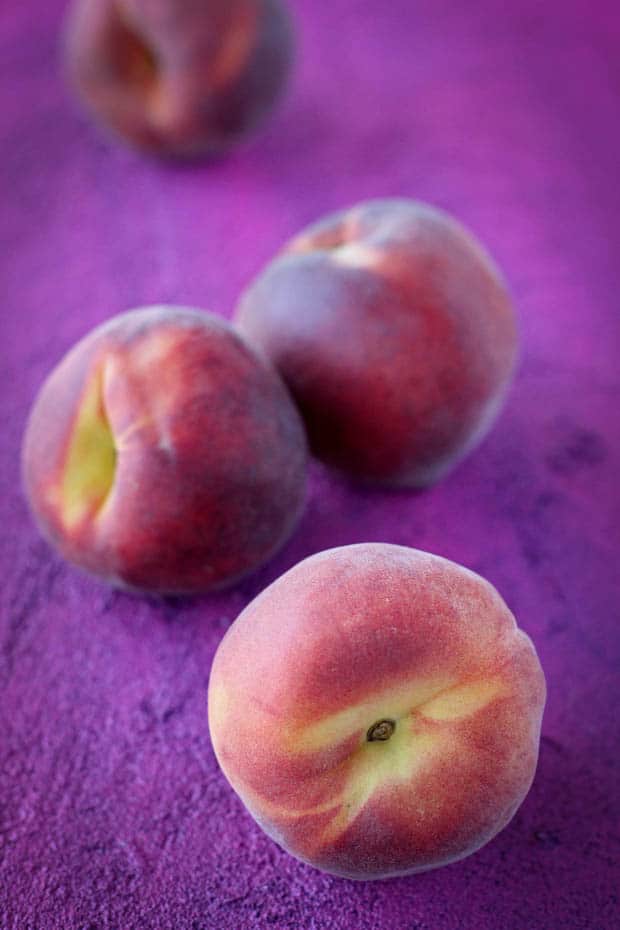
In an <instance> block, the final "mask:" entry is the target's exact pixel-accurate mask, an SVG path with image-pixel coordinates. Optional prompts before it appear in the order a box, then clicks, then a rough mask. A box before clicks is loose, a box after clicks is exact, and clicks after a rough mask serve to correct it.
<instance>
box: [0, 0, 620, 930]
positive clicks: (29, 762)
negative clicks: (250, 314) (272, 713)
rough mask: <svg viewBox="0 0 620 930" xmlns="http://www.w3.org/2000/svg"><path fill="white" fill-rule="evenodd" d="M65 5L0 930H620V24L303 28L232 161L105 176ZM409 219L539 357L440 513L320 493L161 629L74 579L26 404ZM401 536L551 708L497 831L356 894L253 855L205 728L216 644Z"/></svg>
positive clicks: (8, 407) (304, 13) (373, 13)
mask: <svg viewBox="0 0 620 930" xmlns="http://www.w3.org/2000/svg"><path fill="white" fill-rule="evenodd" d="M63 6H64V4H63V3H62V2H60V0H47V2H43V0H36V2H35V0H29V2H24V3H20V2H18V0H10V2H5V4H4V5H3V8H2V12H1V13H0V60H1V61H2V63H3V69H4V71H5V77H3V81H2V83H1V84H0V146H1V152H2V182H1V184H2V191H1V195H0V196H1V199H0V202H1V204H2V207H1V211H2V213H1V216H2V219H1V221H0V222H1V230H0V236H1V243H2V250H1V255H0V262H1V274H2V278H1V285H2V287H1V294H2V306H1V307H0V315H1V334H0V338H1V342H0V345H1V347H2V360H1V369H0V371H1V374H0V379H1V380H0V410H1V420H0V424H1V428H0V443H1V448H2V453H1V454H2V458H1V465H2V468H1V471H0V522H1V525H2V537H1V543H0V577H1V578H2V584H1V592H0V599H1V603H0V606H1V611H2V612H1V618H0V687H1V692H0V694H1V700H0V741H1V742H0V927H2V930H53V928H63V930H134V928H135V930H150V928H153V930H206V928H214V930H215V928H217V930H255V928H261V930H262V928H267V927H270V928H276V930H285V928H286V930H291V928H298V927H300V928H301V927H303V928H305V930H319V928H321V930H322V928H333V930H367V928H368V930H371V928H372V930H457V928H458V930H469V928H471V930H474V928H475V930H491V928H493V930H495V928H502V930H523V928H527V930H537V928H542V927H545V928H547V927H549V928H557V927H562V928H571V930H581V928H583V930H608V928H612V927H613V926H615V925H617V924H616V921H617V919H618V914H617V896H618V887H619V886H620V872H619V869H618V853H619V851H620V847H619V839H618V818H619V813H618V774H617V765H618V745H619V732H618V720H619V719H620V715H619V714H618V699H619V697H620V695H619V693H618V679H617V671H618V667H619V662H620V655H619V648H618V640H619V636H618V616H617V607H618V602H619V600H620V574H619V572H618V562H617V559H618V552H619V549H620V546H619V545H618V526H620V501H619V492H618V473H619V456H620V449H619V445H620V438H619V431H618V428H617V427H618V407H619V394H618V389H619V384H618V374H617V371H618V351H619V349H620V337H619V331H618V330H619V326H620V312H619V306H618V294H619V293H620V261H619V249H620V221H619V219H618V218H619V217H620V184H619V183H618V166H619V164H620V66H619V62H620V14H619V13H618V9H617V4H616V3H615V2H613V0H609V2H605V0H601V2H600V3H598V4H593V3H591V2H589V0H588V2H586V0H571V2H559V0H557V2H550V3H546V4H541V3H539V2H538V0H515V2H514V3H509V4H501V5H500V4H497V3H495V2H492V0H479V2H472V3H461V2H456V0H420V2H415V3H412V2H411V0H390V3H385V4H381V3H376V2H370V0H358V2H355V0H332V2H331V3H329V4H322V3H316V2H314V0H304V2H303V3H302V2H300V3H299V4H298V5H297V8H298V17H297V18H298V25H299V27H300V49H299V52H300V60H299V66H298V69H297V73H296V76H295V80H294V83H293V86H292V89H291V93H290V94H289V96H288V99H287V101H286V103H285V105H284V106H283V107H282V108H281V109H280V110H279V112H278V114H277V115H276V117H275V119H274V120H272V122H271V123H270V125H269V127H268V128H267V130H266V131H265V132H263V134H262V135H261V136H260V137H259V138H257V139H256V140H255V141H253V142H252V143H251V144H250V145H248V146H247V147H246V148H245V149H244V150H242V151H239V152H237V153H235V154H234V155H233V156H232V157H231V158H229V159H228V160H227V161H225V162H221V163H218V164H215V165H211V166H192V167H172V166H165V165H160V164H157V163H153V162H150V161H147V160H144V159H142V158H140V157H139V156H137V155H134V154H131V153H128V152H125V151H123V150H121V149H117V148H114V147H112V146H110V145H109V144H108V143H107V142H106V141H105V140H104V139H102V138H101V137H100V136H98V135H97V133H96V132H94V131H93V129H92V127H91V126H90V125H88V123H87V122H86V121H85V120H84V119H83V117H82V116H81V114H80V113H79V112H78V110H77V108H76V107H75V105H74V103H73V101H72V100H71V98H70V96H69V94H68V93H67V91H66V89H65V87H64V85H63V82H62V79H61V75H60V73H59V67H58V56H57V32H58V27H59V23H60V17H61V13H62V9H63ZM378 195H411V196H417V197H421V198H423V199H426V200H429V201H431V202H434V203H436V204H438V205H440V206H442V207H445V208H447V209H449V210H451V211H453V212H454V213H456V214H457V215H458V216H459V217H460V218H461V219H462V220H463V221H464V222H466V223H467V224H469V225H470V227H471V228H472V229H473V230H474V231H475V232H476V233H477V234H478V235H479V236H480V237H481V238H482V239H483V240H484V241H485V242H486V243H487V244H488V246H489V247H490V249H491V251H492V252H493V253H494V255H495V256H496V258H497V259H498V260H499V262H500V264H501V265H502V266H503V267H504V269H505V271H506V274H507V277H508V279H509V281H510V282H511V285H512V288H513V291H514V294H515V296H516V300H517V304H518V307H519V311H520V317H521V324H522V336H523V353H522V361H521V365H520V369H519V373H518V377H517V381H516V385H515V387H514V390H513V391H512V393H511V395H510V399H509V402H508V404H507V407H506V409H505V412H504V414H503V416H502V417H501V419H500V420H499V422H498V424H497V426H496V428H495V429H494V431H493V432H492V434H491V435H490V436H489V438H488V439H487V440H486V441H485V442H484V443H483V445H482V446H481V447H480V448H479V449H478V450H477V451H476V452H475V453H474V454H473V455H471V456H470V457H469V458H468V460H467V461H466V462H465V463H463V464H462V465H461V466H460V467H459V468H458V469H457V470H456V471H454V473H453V474H452V475H451V476H450V477H448V478H447V480H445V481H444V482H443V483H442V484H441V485H439V486H437V487H435V488H433V489H432V490H429V491H428V492H425V493H422V494H410V493H405V492H399V493H385V492H379V491H377V492H372V491H360V490H358V489H355V488H353V487H351V486H350V485H349V484H347V483H346V482H345V481H342V480H340V479H337V478H336V477H334V476H333V475H332V474H330V473H328V472H327V471H325V470H323V469H321V468H319V467H318V466H315V467H314V468H313V473H312V482H311V489H310V497H309V503H308V508H307V511H306V514H305V516H304V518H303V520H302V523H301V526H300V528H299V531H298V532H297V534H296V535H295V537H294V538H293V539H292V541H291V542H290V543H289V544H288V545H287V547H286V548H285V549H284V550H283V551H282V553H281V554H280V556H279V557H278V558H276V559H275V560H274V561H273V562H272V563H271V564H270V565H269V566H268V567H267V568H265V569H264V570H262V571H261V572H260V573H259V574H258V575H256V576H254V577H253V578H251V579H250V580H249V581H247V582H245V583H244V584H243V585H241V586H240V587H238V588H237V589H235V590H233V591H231V592H229V593H224V594H218V595H217V596H214V597H209V598H202V599H199V600H194V601H190V600H187V601H180V602H173V601H164V602H150V601H148V600H141V599H138V598H134V597H130V596H126V595H123V594H119V593H114V592H111V591H108V590H106V589H105V588H103V587H101V586H99V585H98V584H97V583H96V582H93V581H90V580H89V579H87V578H85V577H83V576H81V575H79V574H78V573H77V572H75V571H73V570H72V569H71V568H69V567H68V566H66V565H64V564H62V563H61V561H60V560H59V559H58V558H57V557H55V556H54V555H53V554H52V553H51V552H50V550H49V549H48V548H47V546H46V545H45V544H44V543H43V541H42V540H41V539H40V538H39V536H38V534H37V532H36V530H35V528H34V526H33V524H32V522H31V521H30V519H29V516H28V514H27V510H26V506H25V503H24V501H23V498H22V496H21V494H20V490H19V471H18V452H19V446H20V440H21V433H22V429H23V425H24V420H25V417H26V414H27V411H28V408H29V405H30V403H31V401H32V399H33V397H34V394H35V392H36V389H37V387H38V385H39V384H40V382H41V381H42V379H43V377H44V375H45V374H46V372H47V371H48V369H49V368H50V367H51V366H52V365H53V364H54V363H55V361H56V360H57V359H58V358H59V357H60V355H61V354H62V353H63V352H64V351H65V350H66V349H67V348H68V347H69V346H70V345H71V344H72V343H73V342H74V341H75V340H77V339H78V338H79V337H80V336H82V335H83V334H84V333H85V332H86V331H87V330H88V329H89V328H90V327H91V326H92V325H94V324H96V323H99V322H100V321H101V320H103V319H105V318H106V317H107V316H109V315H111V314H113V313H117V312H119V311H121V310H124V309H126V308H128V307H131V306H135V305H139V304H144V303H149V302H154V301H172V302H176V303H184V304H195V305H198V306H205V307H209V308H211V309H213V310H216V311H217V312H221V313H223V314H225V315H230V314H231V312H232V308H233V305H234V301H235V298H236V295H237V294H238V292H239V290H240V288H241V287H242V286H244V285H245V284H246V282H247V281H248V280H249V279H250V277H251V276H252V275H253V274H255V273H256V272H257V271H258V270H259V269H260V267H261V266H262V264H263V263H264V262H265V261H266V260H267V259H268V258H269V257H270V256H271V255H272V253H273V252H274V250H275V249H276V248H277V247H278V246H279V245H280V244H281V242H282V241H283V240H284V239H285V238H286V237H288V236H289V235H290V234H292V233H293V232H295V231H296V230H297V229H298V228H299V227H300V226H302V225H303V224H305V223H307V222H309V221H311V220H313V219H315V218H316V217H318V216H319V215H321V214H322V213H324V212H325V211H327V210H332V209H336V208H338V207H341V206H344V205H347V204H349V203H352V202H355V201H357V200H359V199H362V198H365V197H369V196H378ZM362 540H391V541H393V542H398V543H405V544H409V545H414V546H417V547H420V548H424V549H429V550H430V551H432V552H436V553H439V554H441V555H444V556H447V557H449V558H452V559H455V560H456V561H458V562H462V563H464V564H465V565H467V566H468V567H470V568H473V569H475V570H477V571H479V572H481V573H482V574H483V575H485V576H486V577H488V578H489V579H490V580H491V581H492V582H493V583H494V584H496V586H497V587H498V588H499V590H500V592H501V593H502V594H503V595H504V597H505V598H506V600H507V601H508V603H509V605H510V606H511V607H512V609H513V610H514V611H515V613H516V615H517V617H518V618H519V621H520V623H521V625H522V626H523V627H524V628H525V630H526V631H527V632H528V633H530V635H531V636H532V637H533V639H534V640H535V642H536V644H537V646H538V649H539V653H540V657H541V660H542V663H543V666H544V668H545V670H546V673H547V678H548V685H549V700H548V708H547V712H546V716H545V720H544V725H543V733H544V736H543V741H542V747H541V757H540V764H539V770H538V775H537V778H536V780H535V783H534V786H533V788H532V791H531V793H530V795H529V797H528V798H527V800H526V802H525V803H524V805H523V807H522V808H521V810H520V811H519V813H518V814H517V816H516V818H515V819H514V821H513V822H512V823H511V825H510V826H509V827H508V828H507V829H506V830H505V831H504V832H503V833H502V834H501V835H500V836H499V837H498V838H497V839H495V840H494V841H493V842H492V843H490V844H489V845H488V846H487V847H485V848H484V849H483V850H482V851H480V852H479V853H477V854H476V855H475V856H473V857H471V858H469V859H467V860H465V861H463V862H461V863H457V864H454V865H451V866H448V867H447V868H444V869H442V870H439V871H436V872H432V873H428V874H425V875H421V876H413V877H410V878H405V879H396V880H391V881H387V882H383V883H361V884H355V883H351V882H347V881H344V880H339V879H335V878H331V877H329V876H326V875H322V874H319V873H318V872H315V871H313V870H312V869H311V868H309V867H306V866H303V865H300V864H298V863H297V862H295V861H294V860H293V859H291V858H290V857H288V856H287V855H286V854H285V853H283V852H282V851H280V850H279V849H278V848H277V847H276V846H275V845H274V844H272V843H271V842H270V841H269V840H268V839H267V838H266V837H264V836H263V835H262V834H261V833H260V831H259V830H258V828H257V827H256V826H255V825H254V824H253V822H252V821H251V820H250V818H249V817H248V816H247V815H246V814H245V812H244V811H243V809H242V807H241V804H240V803H239V801H238V800H237V798H236V797H235V796H234V795H233V793H232V791H231V790H230V789H229V788H228V786H227V784H226V783H225V781H224V779H223V777H222V776H221V774H220V773H219V771H218V769H217V766H216V763H215V760H214V757H213V753H212V750H211V746H210V743H209V736H208V732H207V725H206V687H207V680H208V674H209V665H210V661H211V658H212V656H213V653H214V650H215V649H216V647H217V644H218V641H219V640H220V638H221V636H222V633H223V632H224V630H225V629H226V628H227V626H228V625H229V624H230V623H231V621H232V620H233V619H234V617H235V616H236V615H237V613H238V612H239V611H240V610H241V608H242V607H243V606H244V605H245V604H246V603H247V601H248V600H249V599H250V598H251V597H252V596H254V595H255V594H256V593H257V592H258V591H259V590H260V589H262V588H263V587H264V585H265V584H267V583H268V582H269V581H271V580H272V579H273V578H275V577H276V576H277V575H279V574H280V573H281V572H282V571H283V570H284V569H286V568H288V567H289V566H291V565H292V564H293V563H294V562H296V561H297V560H299V559H300V558H302V557H304V556H306V555H308V554H309V553H311V552H315V551H317V550H319V549H322V548H326V547H328V546H332V545H336V544H342V543H349V542H358V541H362Z"/></svg>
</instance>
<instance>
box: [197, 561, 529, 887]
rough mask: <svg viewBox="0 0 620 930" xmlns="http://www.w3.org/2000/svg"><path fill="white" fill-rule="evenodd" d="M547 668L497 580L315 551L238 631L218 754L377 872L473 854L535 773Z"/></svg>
mask: <svg viewBox="0 0 620 930" xmlns="http://www.w3.org/2000/svg"><path fill="white" fill-rule="evenodd" d="M544 701H545V682H544V676H543V673H542V670H541V667H540V664H539V661H538V658H537V656H536V652H535V650H534V647H533V646H532V643H531V641H530V640H529V639H528V637H527V636H526V635H525V633H523V632H522V631H521V630H519V629H518V627H517V626H516V623H515V620H514V617H513V616H512V614H511V613H510V611H509V610H508V608H507V606H506V604H505V603H504V601H503V600H502V599H501V597H500V596H499V594H498V593H497V591H496V590H495V589H494V588H493V587H492V586H491V585H490V584H489V583H488V582H486V581H485V580H484V579H482V578H481V577H480V576H478V575H475V574H474V573H473V572H470V571H468V570H467V569H465V568H462V567H461V566H459V565H456V564H455V563H453V562H449V561H447V560H446V559H443V558H440V557H438V556H434V555H430V554H428V553H425V552H421V551H418V550H414V549H408V548H406V547H402V546H394V545H387V544H380V543H375V544H373V543H368V544H361V545H353V546H345V547H342V548H338V549H331V550H328V551H326V552H321V553H319V554H318V555H314V556H311V557H310V558H308V559H306V560H305V561H303V562H301V563H299V564H298V565H296V566H295V567H294V568H292V569H291V570H290V571H289V572H287V573H286V574H285V575H283V576H281V577H280V578H279V579H278V580H277V581H275V582H274V583H273V584H272V585H270V586H269V587H268V588H267V589H266V590H264V591H263V592H262V593H261V594H260V595H259V596H258V597H257V598H256V599H255V600H254V601H253V602H252V603H251V604H250V605H249V606H248V607H247V608H246V609H245V610H244V611H243V612H242V614H241V615H240V616H239V617H238V619H237V620H236V621H235V622H234V623H233V625H232V626H231V627H230V629H229V630H228V632H227V633H226V636H225V637H224V639H223V641H222V642H221V644H220V646H219V649H218V651H217V653H216V656H215V659H214V662H213V667H212V671H211V679H210V684H209V726H210V731H211V737H212V742H213V746H214V749H215V752H216V755H217V758H218V760H219V763H220V766H221V768H222V770H223V772H224V774H225V775H226V777H227V778H228V780H229V782H230V783H231V785H232V787H233V788H234V789H235V791H236V792H237V793H238V794H239V796H240V797H241V799H242V801H243V802H244V803H245V805H246V807H247V808H248V810H249V811H250V813H251V814H252V815H253V817H254V818H255V819H256V821H257V822H258V823H259V824H260V825H261V826H262V827H263V829H264V830H265V831H266V832H267V833H268V834H269V835H270V836H271V837H272V838H273V839H274V840H276V842H278V843H279V844H280V845H281V846H282V847H283V848H284V849H285V850H287V851H288V852H289V853H291V854H293V855H294V856H296V857H297V858H299V859H301V860H303V861H304V862H307V863H309V864H311V865H313V866H315V867H317V868H319V869H323V870H325V871H327V872H331V873H334V874H336V875H341V876H344V877H348V878H355V879H375V878H384V877H388V876H392V875H404V874H409V873H412V872H422V871H425V870H427V869H432V868H435V867H437V866H441V865H444V864H446V863H449V862H452V861H454V860H457V859H461V858H462V857H464V856H467V855H469V853H472V852H474V851H475V850H476V849H478V848H479V847H480V846H482V845H483V844H484V843H486V842H487V841H488V840H490V839H491V838H492V837H493V836H495V834H496V833H498V831H499V830H501V829H502V828H503V827H504V826H505V825H506V824H507V823H508V821H509V820H510V819H511V817H512V816H513V814H514V813H515V811H516V810H517V808H518V807H519V805H520V804H521V802H522V801H523V799H524V797H525V795H526V793H527V791H528V789H529V787H530V785H531V782H532V779H533V776H534V770H535V768H536V761H537V755H538V744H539V734H540V724H541V716H542V711H543V705H544Z"/></svg>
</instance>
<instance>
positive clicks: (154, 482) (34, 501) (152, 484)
mask: <svg viewBox="0 0 620 930" xmlns="http://www.w3.org/2000/svg"><path fill="white" fill-rule="evenodd" d="M22 463H23V478H24V486H25V490H26V494H27V497H28V500H29V502H30V505H31V507H32V510H33V512H34V515H35V517H36V518H37V520H38V522H39V525H40V527H41V530H42V531H43V533H44V535H45V536H46V537H47V538H48V539H49V540H50V542H52V543H53V544H54V545H55V546H56V547H57V548H58V549H59V550H60V552H61V553H62V554H63V555H64V556H65V557H66V558H67V559H69V560H70V561H72V562H75V563H76V564H77V565H79V566H81V567H82V568H84V569H86V570H88V571H90V572H93V573H94V574H96V575H100V576H102V577H103V578H105V579H106V580H107V581H109V582H110V583H111V584H114V585H118V586H120V587H128V588H133V589H145V590H150V591H154V592H162V593H163V592H170V593H174V592H194V591H206V590H208V589H211V588H215V587H219V586H222V585H223V584H226V583H230V582H232V581H234V580H236V579H237V578H239V577H240V576H241V575H243V574H245V573H246V572H249V571H251V570H252V569H253V568H255V567H256V566H258V565H259V564H260V563H262V562H264V561H265V560H266V559H267V558H268V557H269V556H270V555H271V554H272V553H273V552H274V551H275V550H276V549H277V548H278V546H279V545H280V544H281V543H282V542H283V541H284V539H285V538H286V537H287V536H288V534H289V532H290V531H291V529H292V527H293V525H294V523H295V520H296V518H297V516H298V514H299V511H300V508H301V505H302V501H303V495H304V486H305V465H306V444H305V436H304V432H303V426H302V424H301V421H300V419H299V416H298V414H297V412H296V410H295V408H294V405H293V403H292V401H291V400H290V398H289V396H288V393H287V391H286V389H285V387H284V385H283V384H282V382H281V381H280V379H279V377H278V376H277V375H276V373H275V372H274V371H273V370H272V369H271V368H270V367H269V366H267V365H266V364H265V363H264V362H263V361H261V360H260V359H259V358H258V357H257V356H256V355H255V354H254V352H253V351H252V350H251V349H249V348H248V347H247V346H246V345H245V344H244V343H243V341H242V340H241V339H240V338H239V337H238V336H237V335H236V334H235V333H234V332H233V330H232V329H231V327H230V326H229V325H228V324H227V323H226V322H225V321H224V320H221V319H219V318H218V317H215V316H213V315H211V314H206V313H200V312H196V311H192V310H187V309H183V308H175V307H149V308H145V309H141V310H134V311H131V312H129V313H125V314H121V315H120V316H117V317H114V318H113V319H111V320H109V321H108V322H107V323H105V324H104V325H103V326H100V327H99V328H97V329H95V330H93V331H92V332H91V333H90V334H89V335H88V336H86V337H85V338H84V339H82V340H81V342H79V343H78V344H77V345H76V346H75V347H74V348H73V349H72V350H71V351H70V352H69V353H68V354H67V355H66V356H65V357H64V358H63V359H62V361H61V362H60V363H59V365H58V366H57V367H56V368H55V369H54V371H52V373H51V375H50V376H49V378H48V379H47V381H46V382H45V384H44V385H43V387H42V388H41V390H40V392H39V395H38V397H37V399H36V402H35V404H34V407H33V409H32V412H31V415H30V420H29V422H28V426H27V429H26V434H25V437H24V445H23V453H22Z"/></svg>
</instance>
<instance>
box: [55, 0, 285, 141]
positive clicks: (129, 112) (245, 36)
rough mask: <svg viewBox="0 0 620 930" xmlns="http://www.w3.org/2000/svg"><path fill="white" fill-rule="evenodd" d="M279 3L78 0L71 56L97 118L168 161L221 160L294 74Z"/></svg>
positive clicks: (70, 27) (76, 80)
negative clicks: (201, 157) (174, 158)
mask: <svg viewBox="0 0 620 930" xmlns="http://www.w3.org/2000/svg"><path fill="white" fill-rule="evenodd" d="M291 53H292V31H291V25H290V20H289V16H288V14H287V12H286V8H285V7H284V6H283V4H282V3H281V2H280V0H75V3H74V6H73V7H72V10H71V12H70V15H69V17H68V22H67V31H66V49H65V57H66V60H67V67H68V71H69V75H70V78H71V80H72V83H73V84H74V86H75V87H76V89H77V91H78V93H79V95H80V96H81V98H82V100H83V101H84V103H85V104H86V105H87V107H88V108H89V109H90V110H91V111H92V113H93V114H94V116H95V117H97V118H98V119H100V120H101V122H102V123H103V124H104V125H106V126H107V127H108V128H110V129H112V130H113V131H114V132H115V133H117V134H118V135H120V136H122V137H123V138H124V139H125V140H126V141H128V142H130V143H132V144H133V145H136V146H138V147H141V148H145V149H150V150H152V151H155V152H159V153H162V154H172V155H197V154H202V153H218V152H220V151H223V150H225V149H228V148H229V147H230V146H232V145H234V144H235V143H236V142H237V140H238V139H239V138H241V137H242V136H244V135H246V133H247V132H249V131H250V130H252V129H253V128H254V127H255V126H256V125H258V124H259V123H260V122H261V120H263V118H264V117H265V116H266V115H267V113H268V112H269V111H270V110H271V108H272V106H273V104H274V103H275V101H276V99H277V97H278V95H279V94H280V92H281V90H282V88H283V86H284V83H285V80H286V77H287V75H288V72H289V67H290V62H291Z"/></svg>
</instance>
